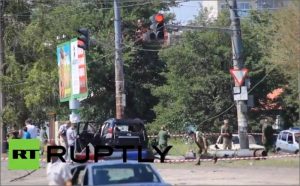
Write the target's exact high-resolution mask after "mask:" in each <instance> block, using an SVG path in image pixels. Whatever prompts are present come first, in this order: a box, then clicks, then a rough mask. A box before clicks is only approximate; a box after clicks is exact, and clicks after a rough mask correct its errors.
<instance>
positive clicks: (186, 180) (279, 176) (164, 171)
mask: <svg viewBox="0 0 300 186" xmlns="http://www.w3.org/2000/svg"><path fill="white" fill-rule="evenodd" d="M266 161H268V160H266ZM270 161H272V160H270ZM282 161H283V162H284V161H285V160H282ZM295 162H298V166H297V165H295ZM259 163H260V162H259ZM269 163H272V162H269ZM275 163H276V162H275ZM254 164H256V162H255V161H243V160H242V161H239V162H238V163H237V164H232V163H231V162H220V163H219V162H218V163H217V164H213V163H212V162H203V163H202V164H201V166H194V164H193V163H179V164H155V166H156V167H157V168H158V170H159V172H160V174H161V176H162V177H163V178H164V179H165V181H167V182H168V183H170V184H172V185H299V183H300V182H299V179H300V178H299V161H295V159H293V162H292V164H294V165H292V166H288V167H284V166H283V167H282V166H281V167H274V166H272V165H271V166H270V165H267V164H266V165H263V166H262V165H257V166H256V165H254ZM245 165H248V166H245ZM28 172H30V171H9V170H7V167H6V162H2V166H1V184H2V185H47V178H46V169H45V164H43V165H42V168H41V169H39V170H37V171H35V172H33V173H32V174H31V175H29V176H27V177H25V178H23V179H19V180H16V181H14V182H10V181H11V180H13V179H15V178H18V177H21V176H23V175H25V174H27V173H28Z"/></svg>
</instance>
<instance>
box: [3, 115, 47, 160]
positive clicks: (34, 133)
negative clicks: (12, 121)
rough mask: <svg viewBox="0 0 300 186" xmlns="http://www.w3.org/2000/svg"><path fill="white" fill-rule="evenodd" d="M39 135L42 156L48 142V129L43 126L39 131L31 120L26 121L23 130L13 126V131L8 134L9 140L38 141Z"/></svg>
mask: <svg viewBox="0 0 300 186" xmlns="http://www.w3.org/2000/svg"><path fill="white" fill-rule="evenodd" d="M38 133H39V134H40V140H41V155H43V153H44V146H45V145H46V144H47V142H48V135H47V131H46V127H45V126H43V127H41V129H39V128H38V127H37V126H35V125H34V124H33V122H32V120H31V119H30V118H29V119H27V120H26V121H25V125H24V126H23V127H22V129H20V130H18V127H17V125H13V127H12V129H11V130H10V131H9V132H8V134H7V136H6V137H7V139H8V140H10V139H36V138H37V137H38Z"/></svg>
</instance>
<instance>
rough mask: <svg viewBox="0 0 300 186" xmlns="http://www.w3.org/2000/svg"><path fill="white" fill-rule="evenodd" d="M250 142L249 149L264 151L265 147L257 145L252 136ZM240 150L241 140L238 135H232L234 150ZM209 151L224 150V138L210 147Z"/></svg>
mask: <svg viewBox="0 0 300 186" xmlns="http://www.w3.org/2000/svg"><path fill="white" fill-rule="evenodd" d="M248 140H249V149H250V150H264V149H265V147H264V146H262V145H257V143H256V141H255V139H254V137H253V136H252V135H248ZM239 149H240V140H239V135H238V134H233V135H232V150H239ZM209 150H223V138H222V136H219V137H218V139H217V142H216V144H214V145H210V146H209Z"/></svg>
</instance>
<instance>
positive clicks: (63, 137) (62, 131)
mask: <svg viewBox="0 0 300 186" xmlns="http://www.w3.org/2000/svg"><path fill="white" fill-rule="evenodd" d="M70 126H71V122H70V121H67V122H66V123H64V124H62V125H61V126H60V127H59V129H58V143H59V145H61V146H63V147H64V148H65V149H66V154H65V155H64V158H65V159H66V158H67V157H68V140H67V130H68V128H69V127H70Z"/></svg>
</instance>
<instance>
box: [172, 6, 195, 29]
mask: <svg viewBox="0 0 300 186" xmlns="http://www.w3.org/2000/svg"><path fill="white" fill-rule="evenodd" d="M199 11H200V2H199V1H189V2H182V3H180V4H179V6H178V7H174V8H170V12H172V13H175V15H176V20H177V21H181V23H182V24H183V25H184V24H187V23H188V21H190V20H193V19H194V17H195V16H197V15H198V13H199Z"/></svg>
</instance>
